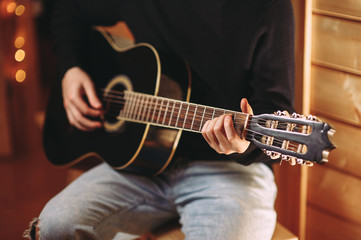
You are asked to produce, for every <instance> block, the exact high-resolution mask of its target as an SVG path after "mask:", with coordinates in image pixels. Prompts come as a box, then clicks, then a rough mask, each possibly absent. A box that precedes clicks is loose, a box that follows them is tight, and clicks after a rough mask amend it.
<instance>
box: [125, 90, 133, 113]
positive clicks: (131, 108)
mask: <svg viewBox="0 0 361 240" xmlns="http://www.w3.org/2000/svg"><path fill="white" fill-rule="evenodd" d="M133 98H134V94H132V93H130V98H129V108H128V112H127V116H126V117H127V118H128V119H131V118H132V111H133V108H134V101H133Z"/></svg>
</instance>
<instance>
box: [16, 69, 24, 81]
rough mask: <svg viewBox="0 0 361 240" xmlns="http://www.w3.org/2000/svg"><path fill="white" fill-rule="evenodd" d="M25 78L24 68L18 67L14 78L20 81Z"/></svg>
mask: <svg viewBox="0 0 361 240" xmlns="http://www.w3.org/2000/svg"><path fill="white" fill-rule="evenodd" d="M25 78H26V72H25V71H24V70H22V69H19V70H17V71H16V74H15V80H16V81H17V82H20V83H21V82H24V80H25Z"/></svg>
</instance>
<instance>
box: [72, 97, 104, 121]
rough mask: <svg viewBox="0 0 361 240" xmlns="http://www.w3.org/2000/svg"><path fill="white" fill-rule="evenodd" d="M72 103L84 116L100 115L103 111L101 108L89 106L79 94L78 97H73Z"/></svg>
mask: <svg viewBox="0 0 361 240" xmlns="http://www.w3.org/2000/svg"><path fill="white" fill-rule="evenodd" d="M72 104H73V105H74V106H75V107H76V108H77V109H78V111H79V112H80V113H81V114H82V115H84V116H91V117H99V116H100V115H101V113H102V112H101V111H100V110H96V109H93V108H91V107H89V105H88V104H87V103H86V102H85V101H84V99H83V98H82V97H80V96H77V97H76V98H74V99H72Z"/></svg>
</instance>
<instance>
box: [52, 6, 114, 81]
mask: <svg viewBox="0 0 361 240" xmlns="http://www.w3.org/2000/svg"><path fill="white" fill-rule="evenodd" d="M120 3H121V1H110V0H106V1H102V2H101V3H100V2H99V1H94V0H54V2H53V11H52V32H53V37H54V51H55V54H56V56H57V58H58V70H59V74H60V76H63V75H64V74H65V72H66V71H67V70H68V69H69V68H71V67H73V66H81V49H82V46H83V45H84V42H85V41H86V40H87V36H88V33H89V31H90V29H91V28H92V26H93V25H112V24H114V23H115V22H116V21H117V20H120V16H119V13H120V7H121V6H120Z"/></svg>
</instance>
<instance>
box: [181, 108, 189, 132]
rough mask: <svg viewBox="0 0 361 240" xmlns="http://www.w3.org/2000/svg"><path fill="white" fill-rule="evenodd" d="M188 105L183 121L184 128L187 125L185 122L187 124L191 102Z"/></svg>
mask: <svg viewBox="0 0 361 240" xmlns="http://www.w3.org/2000/svg"><path fill="white" fill-rule="evenodd" d="M187 105H188V106H187V110H186V113H185V115H184V121H183V126H182V128H183V129H184V126H185V124H186V121H187V116H188V111H189V104H187Z"/></svg>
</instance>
